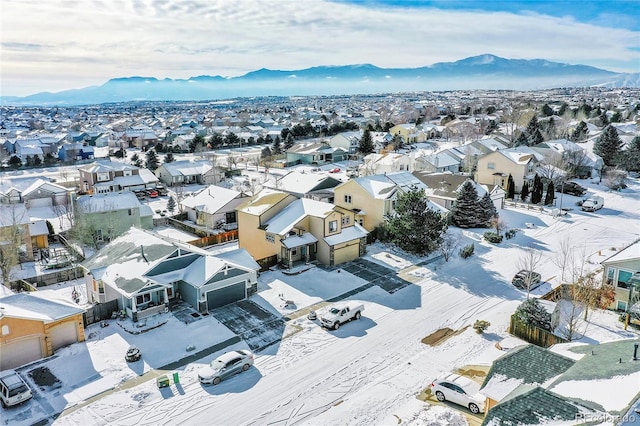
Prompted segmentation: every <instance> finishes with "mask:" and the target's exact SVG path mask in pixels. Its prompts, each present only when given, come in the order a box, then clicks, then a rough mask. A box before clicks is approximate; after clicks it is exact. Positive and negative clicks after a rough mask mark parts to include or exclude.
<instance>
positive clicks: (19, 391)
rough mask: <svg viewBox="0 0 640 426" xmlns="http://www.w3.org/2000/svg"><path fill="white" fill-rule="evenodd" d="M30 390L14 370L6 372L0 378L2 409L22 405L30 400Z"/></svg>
mask: <svg viewBox="0 0 640 426" xmlns="http://www.w3.org/2000/svg"><path fill="white" fill-rule="evenodd" d="M32 396H33V395H32V394H31V389H29V385H27V384H26V383H25V381H24V380H22V377H20V376H19V375H18V373H16V372H15V371H14V370H6V371H3V372H2V375H1V376H0V401H1V402H2V406H3V407H11V406H12V405H18V404H22V403H23V402H25V401H27V400H29V399H31V397H32Z"/></svg>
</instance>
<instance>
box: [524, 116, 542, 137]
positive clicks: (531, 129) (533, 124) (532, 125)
mask: <svg viewBox="0 0 640 426" xmlns="http://www.w3.org/2000/svg"><path fill="white" fill-rule="evenodd" d="M536 130H538V131H539V130H540V123H539V122H538V117H536V116H535V115H534V116H533V117H531V120H529V124H527V130H526V133H527V135H529V136H532V135H534V134H535V133H536Z"/></svg>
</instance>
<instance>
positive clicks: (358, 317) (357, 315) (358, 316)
mask: <svg viewBox="0 0 640 426" xmlns="http://www.w3.org/2000/svg"><path fill="white" fill-rule="evenodd" d="M361 316H362V315H361V314H360V311H358V312H356V319H357V320H358V319H360V317H361Z"/></svg>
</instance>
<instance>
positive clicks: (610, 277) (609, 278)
mask: <svg viewBox="0 0 640 426" xmlns="http://www.w3.org/2000/svg"><path fill="white" fill-rule="evenodd" d="M615 274H616V270H615V268H609V269H608V270H607V284H609V285H611V284H613V277H614V276H615Z"/></svg>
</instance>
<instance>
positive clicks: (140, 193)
mask: <svg viewBox="0 0 640 426" xmlns="http://www.w3.org/2000/svg"><path fill="white" fill-rule="evenodd" d="M134 193H135V194H136V197H138V199H139V200H144V199H145V198H146V197H147V193H146V192H145V191H134Z"/></svg>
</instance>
